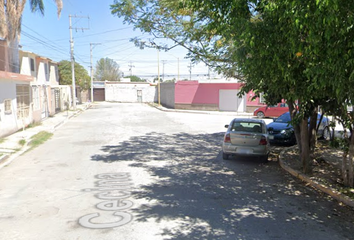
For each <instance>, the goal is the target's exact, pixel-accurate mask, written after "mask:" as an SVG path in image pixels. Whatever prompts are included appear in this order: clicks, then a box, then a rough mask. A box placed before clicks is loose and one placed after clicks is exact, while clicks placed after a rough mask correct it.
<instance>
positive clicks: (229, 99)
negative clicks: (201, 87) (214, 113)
mask: <svg viewBox="0 0 354 240" xmlns="http://www.w3.org/2000/svg"><path fill="white" fill-rule="evenodd" d="M238 92H239V91H238V90H226V89H220V90H219V110H220V111H233V112H245V111H246V97H245V96H244V97H242V98H239V97H238V96H237V94H238Z"/></svg>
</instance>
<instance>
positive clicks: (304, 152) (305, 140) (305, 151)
mask: <svg viewBox="0 0 354 240" xmlns="http://www.w3.org/2000/svg"><path fill="white" fill-rule="evenodd" d="M300 126H301V142H302V144H301V147H302V149H301V163H302V171H303V172H304V173H310V172H311V164H310V160H311V158H310V142H309V128H308V122H307V119H302V120H301V125H300Z"/></svg>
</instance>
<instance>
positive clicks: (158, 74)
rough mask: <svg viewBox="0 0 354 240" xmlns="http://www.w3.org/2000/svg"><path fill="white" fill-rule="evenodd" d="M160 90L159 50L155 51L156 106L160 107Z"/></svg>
mask: <svg viewBox="0 0 354 240" xmlns="http://www.w3.org/2000/svg"><path fill="white" fill-rule="evenodd" d="M160 95H161V89H160V50H159V49H157V98H158V104H159V106H161V96H160Z"/></svg>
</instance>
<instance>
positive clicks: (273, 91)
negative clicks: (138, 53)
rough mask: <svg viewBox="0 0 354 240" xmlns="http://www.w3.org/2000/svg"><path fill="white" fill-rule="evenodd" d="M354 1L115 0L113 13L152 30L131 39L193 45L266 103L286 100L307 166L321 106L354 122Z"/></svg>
mask: <svg viewBox="0 0 354 240" xmlns="http://www.w3.org/2000/svg"><path fill="white" fill-rule="evenodd" d="M353 8H354V2H352V1H347V0H323V1H319V0H316V1H299V0H288V1H268V0H267V1H266V0H236V1H235V0H224V1H215V0H183V1H182V0H177V1H176V0H164V1H161V0H151V1H142V0H115V1H114V4H112V5H111V10H112V14H114V15H117V16H118V17H123V18H124V22H125V23H128V24H132V25H134V27H136V28H139V29H140V30H141V31H143V32H146V33H149V34H151V39H150V41H149V42H146V41H140V40H139V39H133V41H134V42H135V43H136V45H138V46H139V47H145V46H155V47H157V48H160V49H165V50H168V49H170V48H171V47H173V45H172V46H167V45H166V44H159V42H160V39H161V38H168V39H171V40H172V41H173V43H174V44H176V45H181V46H183V47H185V48H186V49H188V50H189V55H188V56H189V57H190V58H191V59H192V60H193V61H204V62H205V63H206V64H207V65H208V66H210V67H212V68H214V69H215V70H217V71H219V72H221V73H223V74H224V75H227V76H232V77H237V78H239V79H241V80H242V81H243V82H244V85H243V91H242V92H241V93H245V92H248V91H249V90H253V91H254V92H256V94H259V93H261V92H263V93H264V94H265V99H266V101H267V103H275V102H279V101H280V100H281V99H285V100H287V101H288V103H290V105H289V106H290V109H291V111H292V113H293V114H292V116H293V124H294V126H295V130H296V131H297V140H298V143H299V144H300V145H299V147H300V151H302V152H304V153H302V160H303V164H304V171H309V168H308V163H309V148H308V147H309V144H310V143H309V142H310V139H311V136H312V135H313V129H314V126H313V125H311V126H310V129H308V118H309V117H314V116H317V114H316V112H317V106H324V107H323V109H325V110H327V111H332V112H333V113H334V112H335V113H336V114H340V115H342V117H343V118H346V119H348V121H349V122H348V121H347V123H349V124H348V125H351V126H352V125H353V120H352V119H353V118H348V117H346V116H345V115H347V113H346V105H347V104H348V103H350V102H353V101H354V91H353V90H352V89H349V88H348V86H351V85H352V84H353V81H354V51H353V50H352V49H353V45H354V41H353V40H354V39H353V38H354V28H353V26H354V16H353V15H354V12H353V11H352V10H351V9H353ZM295 102H297V105H298V108H297V107H295ZM343 109H344V110H345V111H343ZM312 122H313V121H312ZM314 122H315V123H316V120H315V121H314ZM314 134H315V133H314ZM353 135H354V134H352V136H353Z"/></svg>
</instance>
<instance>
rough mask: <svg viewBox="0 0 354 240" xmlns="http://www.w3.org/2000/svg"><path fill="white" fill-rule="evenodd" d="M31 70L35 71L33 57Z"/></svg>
mask: <svg viewBox="0 0 354 240" xmlns="http://www.w3.org/2000/svg"><path fill="white" fill-rule="evenodd" d="M30 61H31V71H32V72H34V59H33V58H31V60H30Z"/></svg>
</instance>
